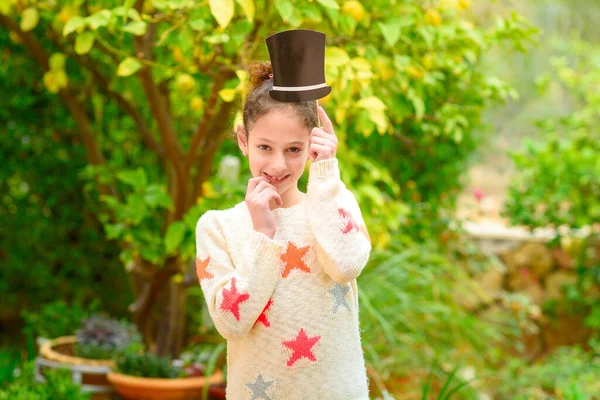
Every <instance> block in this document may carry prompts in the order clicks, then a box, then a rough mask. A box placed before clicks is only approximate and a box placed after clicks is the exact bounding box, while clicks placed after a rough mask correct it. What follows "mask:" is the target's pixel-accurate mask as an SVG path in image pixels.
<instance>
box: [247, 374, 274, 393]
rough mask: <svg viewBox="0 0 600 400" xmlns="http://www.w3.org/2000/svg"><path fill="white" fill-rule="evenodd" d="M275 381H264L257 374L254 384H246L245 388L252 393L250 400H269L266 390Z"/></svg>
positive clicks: (260, 375)
mask: <svg viewBox="0 0 600 400" xmlns="http://www.w3.org/2000/svg"><path fill="white" fill-rule="evenodd" d="M274 383H275V381H265V380H264V379H263V377H262V374H261V373H259V374H258V377H256V381H254V383H246V387H247V388H249V389H250V390H251V391H252V400H258V399H266V400H271V398H270V397H269V395H268V394H267V390H269V387H271V386H272V385H273V384H274Z"/></svg>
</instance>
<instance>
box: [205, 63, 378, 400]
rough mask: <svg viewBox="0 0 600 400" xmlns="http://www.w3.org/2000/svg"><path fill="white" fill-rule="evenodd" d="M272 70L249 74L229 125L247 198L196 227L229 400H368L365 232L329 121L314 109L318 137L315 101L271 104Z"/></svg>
mask: <svg viewBox="0 0 600 400" xmlns="http://www.w3.org/2000/svg"><path fill="white" fill-rule="evenodd" d="M270 74H271V66H270V63H265V64H262V63H255V64H253V65H252V67H251V68H250V77H251V82H252V83H253V85H254V86H253V89H252V90H251V92H250V93H249V95H248V98H247V100H246V103H245V105H244V110H243V126H238V128H237V139H238V144H239V147H240V149H241V150H242V153H243V154H244V156H247V157H248V161H249V163H250V170H251V172H252V176H253V178H252V179H250V180H249V182H248V188H247V193H246V198H245V201H243V202H241V203H239V204H237V205H236V206H235V207H233V208H231V209H228V210H224V211H216V210H212V211H208V212H206V213H205V214H204V215H202V217H201V218H200V220H199V221H198V224H197V227H196V246H197V258H196V270H197V274H198V279H199V281H200V284H201V286H202V291H203V292H204V296H205V299H206V302H207V304H208V309H209V313H210V315H211V318H212V319H213V321H214V323H215V326H216V328H217V330H218V331H219V333H220V334H221V335H222V336H223V337H224V338H225V339H227V364H228V367H227V371H228V379H227V398H228V399H234V400H238V399H284V400H293V399H340V400H351V399H368V398H369V397H368V385H367V376H366V370H365V364H364V358H363V352H362V349H361V344H360V334H359V323H358V291H357V286H356V278H357V277H358V276H359V274H360V273H361V271H362V269H363V268H364V266H365V264H366V263H367V260H368V258H369V254H370V250H371V244H370V240H369V237H368V233H367V230H366V228H365V225H364V222H363V218H362V216H361V213H360V209H359V206H358V204H357V202H356V200H355V198H354V196H353V195H352V193H351V192H350V191H349V190H348V189H346V187H345V185H344V183H343V182H342V181H341V180H340V171H339V169H338V161H337V159H336V158H335V154H336V149H337V139H336V136H335V133H334V130H333V126H332V124H331V121H330V120H329V118H328V117H327V114H326V113H325V111H324V110H323V109H322V108H320V107H319V108H318V113H319V116H320V118H321V120H322V121H323V129H321V128H319V127H317V107H316V103H315V102H314V101H310V102H300V103H284V102H278V101H275V100H273V99H272V98H271V97H270V96H269V90H270V89H272V87H273V83H272V80H271V79H270V77H269V75H270ZM310 158H312V159H313V163H312V164H311V165H310V170H309V180H308V187H307V192H306V193H302V192H301V191H300V190H299V189H298V179H299V178H300V177H301V175H302V173H303V172H304V169H305V165H306V162H307V161H308V159H310Z"/></svg>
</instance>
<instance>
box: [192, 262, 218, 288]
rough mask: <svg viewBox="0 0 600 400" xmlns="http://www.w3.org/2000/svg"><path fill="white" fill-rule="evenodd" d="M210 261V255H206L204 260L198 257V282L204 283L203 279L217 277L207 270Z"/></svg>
mask: <svg viewBox="0 0 600 400" xmlns="http://www.w3.org/2000/svg"><path fill="white" fill-rule="evenodd" d="M209 263H210V256H208V257H206V259H204V260H201V259H199V258H198V257H196V275H198V282H200V283H202V279H211V278H214V277H215V276H214V275H213V274H211V273H210V272H208V270H207V268H208V264H209Z"/></svg>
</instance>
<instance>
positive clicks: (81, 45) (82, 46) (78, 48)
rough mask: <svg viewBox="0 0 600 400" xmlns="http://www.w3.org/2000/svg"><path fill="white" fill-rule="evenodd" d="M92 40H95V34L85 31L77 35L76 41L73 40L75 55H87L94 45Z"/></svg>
mask: <svg viewBox="0 0 600 400" xmlns="http://www.w3.org/2000/svg"><path fill="white" fill-rule="evenodd" d="M94 40H96V32H90V31H86V32H83V33H80V34H79V35H77V39H75V53H77V54H87V53H89V51H90V50H91V49H92V46H93V45H94Z"/></svg>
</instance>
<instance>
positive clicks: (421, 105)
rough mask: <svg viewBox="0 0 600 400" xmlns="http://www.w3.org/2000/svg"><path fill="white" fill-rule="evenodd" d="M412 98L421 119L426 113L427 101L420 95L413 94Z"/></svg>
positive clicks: (418, 117)
mask: <svg viewBox="0 0 600 400" xmlns="http://www.w3.org/2000/svg"><path fill="white" fill-rule="evenodd" d="M411 100H412V103H413V106H414V107H415V115H416V118H417V121H420V120H421V119H422V118H423V115H425V102H424V101H423V98H422V97H419V96H412V98H411Z"/></svg>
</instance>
